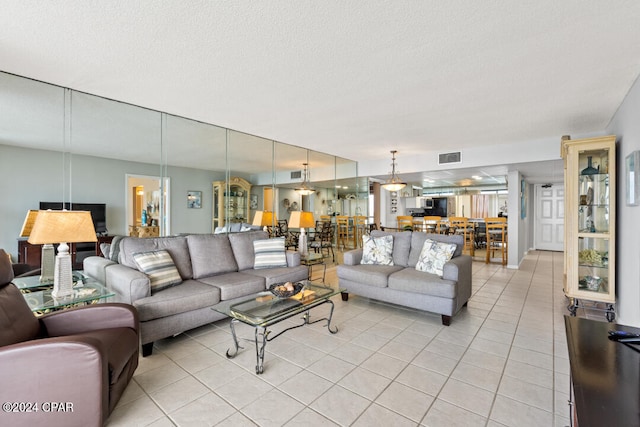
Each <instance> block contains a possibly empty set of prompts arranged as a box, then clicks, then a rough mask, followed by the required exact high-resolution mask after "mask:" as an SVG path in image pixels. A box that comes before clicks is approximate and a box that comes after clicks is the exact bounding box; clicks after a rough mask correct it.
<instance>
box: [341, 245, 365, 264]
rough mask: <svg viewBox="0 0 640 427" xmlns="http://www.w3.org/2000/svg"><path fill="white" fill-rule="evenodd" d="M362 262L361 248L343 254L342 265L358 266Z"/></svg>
mask: <svg viewBox="0 0 640 427" xmlns="http://www.w3.org/2000/svg"><path fill="white" fill-rule="evenodd" d="M361 261H362V248H360V249H353V250H351V251H347V252H345V253H344V259H343V263H344V265H359V264H360V262H361Z"/></svg>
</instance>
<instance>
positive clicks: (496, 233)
mask: <svg viewBox="0 0 640 427" xmlns="http://www.w3.org/2000/svg"><path fill="white" fill-rule="evenodd" d="M484 222H485V227H486V234H487V254H486V257H485V263H487V264H488V263H489V262H490V261H491V259H492V258H494V255H495V253H496V252H497V251H500V255H501V256H502V265H506V264H507V260H508V254H509V252H508V250H507V249H508V248H507V245H508V236H507V218H505V217H487V218H485V219H484Z"/></svg>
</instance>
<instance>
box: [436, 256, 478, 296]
mask: <svg viewBox="0 0 640 427" xmlns="http://www.w3.org/2000/svg"><path fill="white" fill-rule="evenodd" d="M472 263H473V261H472V259H471V256H470V255H458V256H457V257H454V258H451V259H450V260H449V262H447V263H446V264H445V265H444V267H443V274H442V278H443V279H446V280H453V281H455V282H458V290H457V294H458V295H459V296H462V297H464V298H467V299H468V298H469V297H470V296H471V264H472Z"/></svg>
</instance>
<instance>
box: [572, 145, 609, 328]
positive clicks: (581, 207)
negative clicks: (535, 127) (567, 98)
mask: <svg viewBox="0 0 640 427" xmlns="http://www.w3.org/2000/svg"><path fill="white" fill-rule="evenodd" d="M562 156H563V158H564V178H565V181H564V182H565V193H564V194H565V196H564V197H565V199H564V209H565V220H564V233H565V236H564V244H565V251H564V258H565V259H564V293H565V295H566V296H567V297H568V298H569V299H570V304H569V306H568V308H569V311H570V313H571V315H573V316H575V314H576V310H577V309H578V308H579V307H580V306H581V305H582V302H583V301H591V302H595V303H596V304H592V305H591V306H590V307H591V308H597V309H601V310H603V311H604V312H605V315H606V318H607V320H608V321H610V322H612V321H613V320H614V319H615V302H616V280H615V271H616V269H615V265H616V262H615V261H616V257H615V247H616V137H615V136H614V135H611V136H604V137H598V138H587V139H579V140H569V139H565V140H563V141H562Z"/></svg>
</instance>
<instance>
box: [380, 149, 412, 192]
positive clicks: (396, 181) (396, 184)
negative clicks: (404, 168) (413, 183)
mask: <svg viewBox="0 0 640 427" xmlns="http://www.w3.org/2000/svg"><path fill="white" fill-rule="evenodd" d="M397 152H398V151H397V150H391V156H392V157H391V176H389V178H388V179H387V180H386V181H385V182H384V184H382V188H384V189H385V190H387V191H400V190H402V189H403V188H404V187H406V186H407V183H406V182H404V181H402V180H401V179H400V177H399V176H398V175H397V174H396V153H397Z"/></svg>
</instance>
